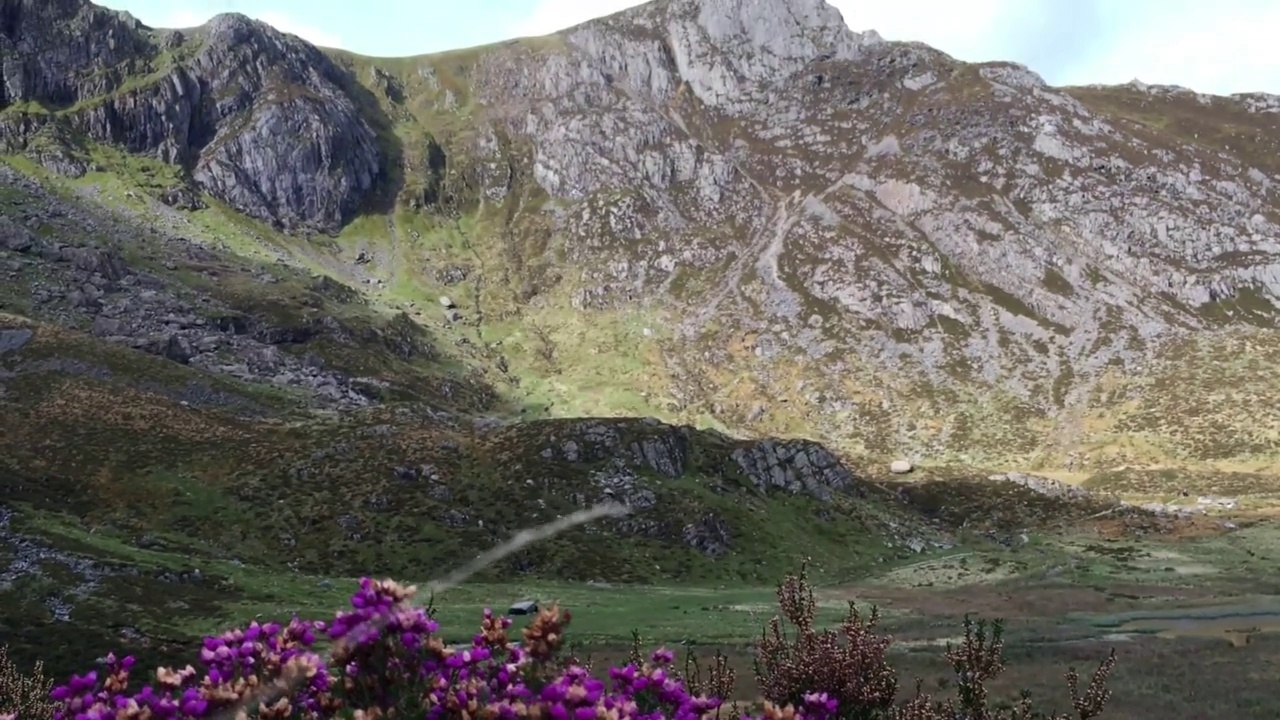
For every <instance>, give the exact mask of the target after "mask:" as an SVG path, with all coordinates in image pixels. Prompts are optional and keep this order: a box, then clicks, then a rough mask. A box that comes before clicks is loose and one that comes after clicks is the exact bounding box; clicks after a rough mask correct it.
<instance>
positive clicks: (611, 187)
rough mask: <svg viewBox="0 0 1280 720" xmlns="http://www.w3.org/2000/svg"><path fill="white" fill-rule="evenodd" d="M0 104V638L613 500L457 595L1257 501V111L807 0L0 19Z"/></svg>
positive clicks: (222, 598) (13, 12) (1145, 525)
mask: <svg viewBox="0 0 1280 720" xmlns="http://www.w3.org/2000/svg"><path fill="white" fill-rule="evenodd" d="M0 80H2V82H0V88H2V90H0V92H2V93H3V94H2V95H0V107H2V109H0V145H2V146H3V147H0V151H3V153H4V161H5V165H4V167H3V168H0V208H3V216H2V217H0V274H3V277H4V281H3V283H0V405H3V408H2V409H3V412H2V413H0V487H3V488H4V503H5V505H4V507H0V538H3V539H5V540H6V542H7V544H8V545H10V546H11V553H12V555H13V557H14V558H16V560H14V561H13V562H11V563H10V565H9V568H10V569H7V570H4V571H3V573H0V581H3V582H0V588H4V590H3V592H5V593H9V595H8V596H7V598H8V600H10V601H12V602H11V603H10V605H11V606H12V607H18V608H20V609H21V613H23V614H22V615H21V618H22V619H21V621H19V622H13V621H10V622H9V624H10V626H11V629H14V632H19V631H21V632H23V633H28V635H24V636H23V637H25V638H26V639H27V640H29V641H30V643H29V644H30V646H31V647H38V646H39V645H40V644H41V643H48V642H49V637H50V636H49V635H47V634H46V633H47V632H49V627H50V626H53V627H58V628H63V630H60V631H59V632H63V631H65V634H66V636H67V638H68V643H70V642H71V640H70V638H71V636H72V635H73V634H74V635H75V637H77V638H79V639H77V640H75V643H74V646H75V648H77V649H80V648H83V647H88V646H89V645H92V646H93V647H94V648H97V647H98V645H104V646H105V645H109V644H110V642H111V641H112V638H109V637H106V636H103V635H102V633H103V632H107V631H103V630H102V629H101V627H100V626H101V623H99V624H98V625H94V619H95V618H98V619H101V618H103V617H107V616H108V615H110V614H112V613H116V614H118V613H119V612H121V609H122V608H123V611H124V612H127V613H129V614H131V615H133V616H136V617H143V618H146V621H147V622H150V623H151V624H152V627H153V632H155V633H159V634H165V633H167V634H169V635H170V636H172V635H175V634H179V635H181V634H184V633H185V635H184V636H186V635H190V634H192V633H194V632H195V631H194V630H193V629H192V626H189V625H184V626H182V627H181V628H179V627H175V626H173V624H172V620H171V618H170V616H171V615H172V612H173V608H174V607H177V606H178V605H177V604H179V603H180V604H181V605H182V607H185V608H187V609H189V610H190V609H192V608H196V610H192V612H197V611H198V612H199V613H201V615H200V616H201V617H207V618H212V617H219V618H221V617H224V616H225V615H226V612H224V610H226V611H227V612H229V610H227V609H228V608H233V607H234V608H243V607H246V606H248V607H258V606H260V605H261V604H263V603H268V602H272V601H276V600H278V595H277V594H275V590H273V589H272V588H274V586H273V585H271V583H270V582H268V581H265V580H264V581H263V584H262V585H261V586H254V587H248V586H246V585H244V584H243V581H242V582H241V584H239V585H237V584H236V583H235V582H234V581H233V580H232V579H231V578H232V577H233V576H236V577H243V576H242V575H237V573H242V572H249V570H243V571H241V570H236V569H235V568H253V569H256V570H255V571H261V572H263V573H267V575H266V576H264V577H273V575H271V574H272V573H283V572H287V571H290V570H292V571H298V572H302V573H312V574H328V575H335V576H336V575H353V574H357V573H362V572H370V571H371V570H370V568H374V569H375V570H376V572H379V573H386V574H394V575H400V576H408V577H415V576H419V575H422V574H426V573H430V572H434V571H435V570H436V569H438V568H439V567H441V566H447V565H449V564H453V563H457V562H460V561H463V560H466V559H468V558H470V557H471V556H473V555H474V553H475V552H476V550H477V548H479V547H484V546H488V545H491V544H493V543H494V542H497V541H499V540H501V539H503V538H505V537H507V536H508V535H510V533H512V532H514V531H515V530H517V529H519V528H522V527H526V526H528V525H530V524H534V523H537V522H544V521H549V520H551V519H554V518H556V517H559V516H563V515H564V514H566V513H569V512H571V511H573V510H575V509H579V508H582V507H585V506H588V505H591V504H593V503H595V502H599V501H602V500H606V499H610V498H612V499H615V500H621V501H623V502H625V503H626V504H628V505H629V506H630V507H632V509H633V513H632V514H631V515H630V516H628V517H625V518H619V519H612V520H608V521H604V522H602V523H601V524H599V525H596V526H591V527H588V528H583V529H579V530H577V531H574V532H572V533H568V534H565V535H563V536H559V537H557V538H556V539H554V540H552V541H549V542H547V543H545V544H541V545H538V546H535V547H532V548H529V549H528V550H525V551H522V552H521V553H519V554H517V555H515V556H513V557H512V558H511V559H509V560H508V561H504V563H502V564H501V565H500V566H499V567H497V568H496V569H495V570H494V572H495V573H498V574H499V575H503V574H507V575H517V576H534V577H557V578H560V579H566V580H606V581H627V582H642V581H655V580H681V581H684V580H694V579H702V580H706V581H708V582H711V581H714V582H722V581H725V580H727V579H733V580H740V581H751V582H769V581H772V580H773V579H775V578H776V577H777V576H778V575H779V574H780V573H781V572H783V571H785V570H788V569H791V567H792V564H793V563H794V561H795V559H796V558H795V557H794V556H795V555H796V553H799V552H801V548H803V551H804V552H807V553H809V554H812V555H814V556H815V558H816V559H817V560H818V564H819V565H820V566H822V567H823V568H825V572H827V573H829V575H830V576H831V577H842V578H844V577H850V576H861V575H865V574H867V573H870V572H873V571H874V570H875V569H876V568H877V567H888V566H889V565H883V566H882V565H881V564H882V563H889V564H890V565H891V564H892V563H894V562H900V561H905V560H906V559H908V558H918V557H919V556H920V554H922V553H924V554H928V553H932V552H938V551H941V550H943V549H946V548H952V547H955V546H957V545H958V544H959V545H965V544H968V543H978V544H979V545H981V544H982V543H987V544H990V542H991V540H992V539H995V540H996V541H997V544H999V543H1003V544H1008V543H1009V542H1010V540H1009V538H1010V537H1011V533H1012V534H1018V533H1021V532H1023V531H1027V530H1030V529H1036V528H1039V529H1043V530H1045V531H1046V532H1047V531H1048V529H1050V528H1052V529H1055V530H1057V529H1062V528H1068V529H1070V528H1072V527H1075V526H1076V521H1081V520H1084V519H1088V518H1093V517H1097V515H1098V513H1100V512H1107V513H1110V514H1112V515H1113V516H1115V517H1120V518H1123V519H1124V523H1123V524H1124V527H1126V528H1129V529H1133V530H1136V531H1137V532H1148V531H1151V530H1152V529H1157V530H1159V529H1168V527H1169V526H1170V524H1171V523H1173V524H1176V523H1175V522H1174V520H1175V519H1174V518H1171V517H1170V516H1169V515H1168V514H1167V513H1160V512H1151V511H1145V510H1138V509H1136V508H1133V507H1130V506H1124V507H1118V506H1117V505H1116V501H1115V500H1114V499H1113V498H1109V497H1104V496H1103V495H1094V494H1092V493H1090V492H1088V491H1085V490H1080V489H1076V488H1066V487H1063V486H1061V485H1059V484H1057V483H1054V482H1051V481H1050V480H1049V479H1047V478H1042V477H1034V476H1028V475H1024V474H1020V473H1016V472H1014V473H1006V471H1012V470H1030V471H1037V472H1042V473H1044V474H1048V475H1055V474H1059V473H1061V474H1062V475H1063V476H1065V477H1068V478H1069V479H1072V480H1076V481H1086V480H1087V481H1086V482H1085V484H1086V486H1087V487H1089V488H1091V489H1097V490H1106V491H1123V492H1124V493H1126V494H1127V495H1129V496H1131V498H1130V499H1136V498H1143V499H1150V498H1153V497H1164V496H1167V495H1170V494H1172V493H1173V491H1174V489H1175V488H1176V489H1179V490H1182V491H1183V492H1184V493H1191V492H1205V493H1209V492H1213V493H1221V492H1231V493H1233V494H1234V495H1238V496H1240V497H1245V498H1250V499H1258V500H1259V501H1265V500H1267V499H1268V498H1271V499H1274V497H1275V496H1276V495H1277V494H1280V490H1278V489H1277V488H1280V484H1277V482H1276V478H1275V476H1274V475H1273V474H1272V471H1273V468H1272V463H1273V462H1274V461H1275V459H1276V453H1277V451H1276V447H1277V445H1276V442H1275V439H1276V437H1277V432H1278V431H1280V409H1278V408H1280V402H1277V400H1280V383H1277V382H1276V380H1275V378H1274V372H1273V368H1274V367H1275V365H1276V363H1277V361H1278V360H1280V336H1277V330H1276V305H1275V302H1276V297H1277V295H1278V294H1280V271H1278V268H1280V264H1277V253H1278V252H1280V245H1278V244H1277V239H1278V238H1280V232H1278V227H1280V226H1278V223H1280V199H1278V195H1277V192H1278V188H1280V160H1277V158H1278V157H1280V154H1278V153H1277V150H1278V149H1280V126H1278V125H1277V123H1278V122H1280V98H1277V97H1274V96H1266V95H1247V96H1233V97H1230V98H1224V97H1211V96H1205V95H1198V94H1195V93H1192V92H1190V91H1186V90H1182V89H1178V88H1165V87H1148V86H1144V85H1141V84H1138V83H1133V84H1130V85H1127V86H1123V87H1087V88H1053V87H1049V86H1047V85H1046V84H1045V83H1044V82H1043V81H1042V80H1041V79H1040V78H1039V77H1037V76H1036V75H1035V74H1034V73H1032V72H1030V71H1029V70H1027V69H1026V68H1023V67H1020V66H1017V65H1013V64H1009V63H986V64H981V65H972V64H966V63H962V62H959V61H956V60H955V59H953V58H950V57H948V56H947V55H945V54H944V53H941V52H939V51H937V50H934V49H931V48H929V47H927V46H924V45H920V44H913V43H890V42H885V41H883V40H882V39H881V38H880V37H879V36H878V35H876V34H875V33H874V32H866V33H861V34H859V33H855V32H852V31H851V30H849V28H848V27H847V25H846V24H845V22H844V20H843V19H842V18H841V16H840V14H839V13H838V12H837V11H836V10H834V9H833V8H831V7H830V6H828V5H826V4H825V3H823V2H821V0H781V1H778V2H761V1H758V0H704V1H701V2H695V0H657V1H656V2H651V3H649V4H647V5H642V6H639V7H636V8H633V9H631V10H628V11H625V12H622V13H619V14H616V15H612V16H610V17H607V18H603V19H600V20H596V21H592V22H589V23H586V24H583V25H580V26H577V27H574V28H570V29H567V30H565V31H563V32H560V33H557V34H554V35H550V36H546V37H539V38H522V39H517V40H512V41H508V42H505V43H500V44H497V45H492V46H486V47H480V48H468V49H462V50H457V51H453V52H448V53H442V54H437V55H428V56H422V57H413V58H369V57H361V56H357V55H353V54H350V53H346V52H343V51H338V50H331V49H323V50H322V49H317V48H315V47H313V46H311V45H309V44H307V43H306V42H304V41H302V40H300V39H299V38H296V37H294V36H291V35H286V34H282V33H280V32H278V31H276V30H274V29H273V28H271V27H269V26H267V25H265V24H263V23H260V22H256V21H253V20H251V19H249V18H246V17H244V16H241V15H234V14H230V15H220V16H218V17H216V18H214V19H213V20H211V21H210V22H209V23H208V24H206V25H204V26H202V27H199V28H189V29H181V30H162V29H154V28H150V27H147V26H145V25H142V24H141V23H139V22H138V21H137V20H135V19H134V18H132V17H130V16H128V15H127V14H124V13H118V12H114V11H110V10H106V9H104V8H101V7H98V6H95V5H93V4H91V3H89V2H86V1H85V0H0ZM896 458H908V459H910V460H912V461H914V462H916V463H917V464H919V465H922V466H923V470H922V471H921V472H920V473H918V474H917V476H916V477H919V478H920V480H919V481H918V482H913V483H908V484H897V483H895V482H894V480H893V478H891V477H888V476H887V474H886V473H885V472H884V471H885V470H887V469H888V461H889V460H892V459H896ZM978 468H986V469H983V470H979V469H978ZM1171 468H1172V469H1173V470H1174V474H1173V478H1174V480H1175V481H1176V483H1177V485H1176V486H1174V485H1171V481H1170V479H1169V478H1170V475H1169V474H1168V473H1169V472H1170V469H1171ZM997 470H998V471H1001V473H1002V474H1000V475H998V476H996V478H995V479H988V475H989V474H990V473H991V472H993V471H997ZM601 533H610V535H611V537H620V538H623V541H622V542H599V541H598V540H597V539H596V537H595V536H598V535H599V534H601ZM983 547H985V545H983ZM86 558H87V559H86ZM175 558H180V559H181V562H180V563H179V564H181V563H191V564H195V565H196V566H197V569H198V567H199V565H201V564H203V565H205V566H206V572H205V573H204V574H200V573H197V576H198V578H204V579H203V580H199V579H197V580H191V578H192V577H193V576H192V575H191V572H190V571H189V570H190V569H189V568H188V569H185V570H182V572H181V573H178V571H177V570H174V568H173V567H171V565H172V563H175V562H179V560H176V559H175ZM32 567H37V568H45V569H44V570H43V571H42V572H38V573H27V574H24V572H25V570H24V569H26V568H32ZM184 567H185V566H184ZM208 567H218V568H221V570H219V572H221V573H223V575H220V576H219V577H217V578H213V577H212V576H213V573H212V572H211V571H208ZM14 568H17V569H16V570H15V569H14ZM50 568H52V569H50ZM175 573H177V574H175ZM67 577H74V578H75V580H74V582H72V581H70V580H67V579H66V578H67ZM178 586H182V587H183V589H181V590H178V589H175V588H176V587H178ZM183 593H185V594H183ZM175 597H180V598H181V599H180V600H174V599H173V598H175ZM86 598H92V600H86ZM157 600H161V602H156V601H157ZM72 607H75V608H79V609H76V610H71V609H70V608H72ZM68 618H71V619H72V620H74V622H71V624H69V625H68V624H66V623H63V624H62V625H59V624H58V623H57V622H55V621H59V620H63V621H65V620H68ZM140 622H141V621H140ZM68 628H70V629H68ZM87 628H97V629H93V630H92V631H90V630H89V629H87ZM135 630H136V628H135ZM85 633H90V634H91V635H93V636H92V638H90V639H87V640H86V639H85V638H86V637H89V636H88V635H85ZM93 633H97V634H93ZM135 634H136V633H135ZM59 637H61V636H59ZM135 639H136V638H135ZM86 643H88V645H86ZM95 643H96V644H95ZM68 647H71V645H68ZM77 651H78V650H77Z"/></svg>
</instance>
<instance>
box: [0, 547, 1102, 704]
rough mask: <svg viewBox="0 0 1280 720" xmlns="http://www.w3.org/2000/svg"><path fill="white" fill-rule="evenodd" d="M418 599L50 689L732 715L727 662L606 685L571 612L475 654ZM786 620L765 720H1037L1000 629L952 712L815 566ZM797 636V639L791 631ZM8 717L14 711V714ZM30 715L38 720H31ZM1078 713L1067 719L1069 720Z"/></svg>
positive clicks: (539, 620)
mask: <svg viewBox="0 0 1280 720" xmlns="http://www.w3.org/2000/svg"><path fill="white" fill-rule="evenodd" d="M414 592H415V590H414V588H411V587H409V588H406V587H403V586H401V585H398V584H396V583H394V582H392V581H390V580H385V581H373V580H370V579H368V578H365V579H363V580H361V582H360V589H359V590H358V591H357V592H356V593H355V594H354V595H353V596H352V598H351V609H350V610H346V611H342V612H339V613H337V614H336V615H335V616H334V618H333V620H332V621H330V622H327V623H326V622H314V621H304V620H301V619H299V618H294V619H292V620H291V621H289V622H288V623H287V624H280V623H265V624H260V623H257V622H255V623H252V624H250V625H249V626H248V627H246V628H244V629H239V630H232V631H228V632H226V633H223V634H221V635H218V636H214V637H209V638H206V639H205V640H204V643H203V646H202V648H201V650H200V652H199V657H198V658H197V659H196V662H195V663H193V664H192V665H188V666H186V667H183V668H180V669H175V668H161V669H160V670H158V671H157V672H156V675H155V678H154V681H153V682H152V683H151V684H149V685H142V686H137V685H136V684H135V683H134V681H133V679H132V678H131V677H130V669H131V667H132V665H133V659H132V658H129V657H125V658H118V657H116V656H114V655H110V656H108V657H107V659H106V663H105V666H104V667H103V668H101V669H100V670H98V671H93V672H89V673H86V674H84V675H77V676H73V677H72V678H71V679H70V680H69V681H68V682H67V683H66V684H65V685H62V686H59V687H57V688H55V689H54V690H53V691H52V693H51V695H50V697H51V698H52V700H53V711H52V713H51V717H52V719H53V720H108V719H109V718H110V719H112V720H203V719H205V718H210V719H212V718H226V720H231V718H236V719H237V720H240V719H243V720H249V718H257V719H258V720H286V719H293V718H298V719H299V720H322V719H328V718H334V717H344V718H348V717H349V718H354V719H356V720H375V719H376V718H381V717H384V716H386V717H422V718H463V719H466V720H471V719H473V718H474V719H479V718H494V719H506V718H513V719H514V718H538V719H541V718H546V719H548V720H550V719H555V720H560V719H564V720H569V719H571V718H574V719H576V718H582V719H584V720H585V719H586V718H604V719H608V720H620V719H621V718H651V719H654V720H657V719H659V718H671V719H673V720H692V719H694V718H712V717H722V716H724V717H728V716H729V713H728V709H727V707H725V706H724V705H723V703H722V698H727V697H729V696H730V695H731V693H732V692H733V690H734V687H733V686H734V682H735V678H734V676H733V672H732V670H731V669H730V668H729V667H728V661H727V658H725V657H724V656H723V655H719V654H717V656H716V657H715V658H714V659H713V661H712V662H711V664H710V665H708V666H706V667H704V666H703V665H702V664H701V663H699V662H698V661H697V660H696V659H695V658H692V657H690V658H689V659H688V660H687V661H686V665H685V670H684V672H677V671H676V670H675V669H674V667H673V664H674V660H675V656H674V654H673V653H672V652H670V651H668V650H666V649H664V648H659V649H658V650H656V651H654V652H652V653H649V654H647V655H645V654H644V653H642V652H641V651H640V647H639V642H638V636H637V642H636V643H635V646H634V648H633V653H632V657H631V658H630V662H628V663H627V664H626V665H625V666H622V667H612V668H609V669H607V671H605V672H604V673H603V674H601V675H597V674H594V673H593V672H592V669H591V668H590V663H589V661H588V662H585V663H584V662H583V661H581V660H579V659H578V658H576V657H574V656H573V655H572V654H571V653H567V652H565V650H566V649H567V648H566V646H565V631H566V628H567V627H568V625H569V623H570V620H571V616H570V614H569V613H568V612H567V611H562V610H561V609H560V608H559V607H557V606H552V607H550V608H544V609H543V610H542V611H540V612H539V613H538V614H537V615H536V616H535V617H534V618H533V620H532V621H531V622H530V623H529V625H528V626H527V627H526V628H524V629H523V630H522V631H521V634H520V641H519V642H512V641H511V639H510V638H509V636H508V631H509V629H510V627H511V620H510V618H506V617H499V616H496V615H494V614H493V613H492V612H491V611H490V610H487V609H486V610H485V611H484V613H483V615H482V617H481V622H480V626H479V631H478V632H477V633H476V634H475V635H474V637H473V638H472V641H471V643H469V644H467V645H464V646H453V647H450V646H446V645H445V644H444V643H443V641H442V640H441V639H440V636H439V632H438V631H439V627H438V625H437V624H436V621H435V620H434V619H433V618H432V612H431V609H430V606H428V607H426V608H424V607H420V606H415V605H414V604H413V603H412V598H413V596H414ZM778 603H779V609H780V611H781V616H780V617H777V618H774V619H773V620H772V621H771V622H770V623H769V625H768V626H767V627H766V628H765V631H764V634H763V636H762V638H761V640H760V642H759V644H758V646H757V658H756V676H757V680H758V683H759V686H760V691H761V694H762V695H763V697H764V699H765V703H764V707H763V710H762V711H761V712H760V713H758V714H757V715H756V716H755V717H759V718H769V719H771V720H782V719H784V718H785V719H797V720H798V719H802V718H803V719H813V720H835V719H836V718H876V719H884V720H944V719H945V720H1026V719H1029V718H1033V717H1044V716H1042V715H1037V714H1036V713H1035V712H1034V711H1033V710H1032V708H1031V707H1030V703H1029V702H1028V701H1027V700H1026V699H1025V698H1023V699H1022V700H1021V701H1020V702H1018V703H1017V704H1014V705H1012V706H1011V707H1006V708H1005V709H1003V710H998V711H997V710H991V709H989V703H988V699H987V696H986V690H985V686H984V683H985V682H987V681H988V680H990V679H991V678H993V677H995V676H996V675H997V674H998V673H999V672H1000V671H1001V670H1002V669H1003V661H1002V648H1003V643H1002V641H1001V639H1000V628H999V625H996V626H994V629H993V632H992V633H990V634H988V632H987V626H986V625H985V624H981V623H972V622H968V621H966V626H965V640H964V642H963V643H962V645H961V646H960V647H958V648H949V649H948V651H947V658H948V659H949V660H950V661H951V663H952V666H953V668H954V670H955V673H956V678H957V688H958V695H957V697H956V698H949V699H947V700H943V701H935V700H934V699H933V698H931V697H929V696H928V695H925V694H923V693H921V692H920V691H919V690H917V693H916V695H915V697H913V698H912V699H910V700H909V701H907V702H905V703H895V700H894V698H895V696H896V693H897V679H896V675H895V673H894V671H893V669H892V668H891V667H890V665H889V663H888V662H887V659H886V652H887V650H888V648H889V646H890V644H891V642H892V639H891V638H890V637H888V636H887V635H880V634H878V633H877V632H876V630H875V626H876V613H875V612H874V611H873V612H872V613H871V615H870V617H869V618H866V619H864V618H862V617H861V616H860V615H859V614H858V613H857V611H856V610H854V609H853V607H852V605H851V606H850V612H849V616H848V618H847V619H846V620H845V622H844V623H842V624H841V625H840V626H839V627H838V628H834V629H819V628H816V627H814V620H813V618H814V613H815V609H816V602H815V601H814V597H813V591H812V588H810V586H809V585H808V582H807V580H806V578H805V574H804V570H803V568H802V570H801V573H800V574H799V575H796V576H792V577H788V578H786V579H785V580H784V581H783V582H782V583H781V584H780V585H779V588H778ZM788 626H789V628H790V631H788V629H787V628H788ZM1113 665H1114V654H1113V655H1112V656H1111V657H1110V658H1108V659H1107V660H1106V661H1105V662H1104V663H1103V664H1102V665H1101V666H1100V667H1099V669H1098V671H1097V672H1096V673H1095V674H1094V677H1093V680H1092V682H1091V683H1090V684H1089V686H1088V688H1086V689H1085V690H1084V691H1083V692H1082V693H1078V678H1077V676H1076V675H1075V673H1074V671H1073V672H1070V673H1068V676H1067V677H1068V684H1069V688H1070V690H1071V693H1072V698H1073V701H1074V707H1075V710H1076V713H1077V716H1078V717H1079V718H1081V719H1087V718H1092V717H1094V716H1095V715H1096V714H1097V713H1098V712H1099V711H1101V708H1102V706H1103V705H1104V704H1105V702H1106V700H1107V691H1106V689H1105V680H1106V676H1107V673H1108V672H1110V669H1111V667H1112V666H1113ZM8 712H9V713H13V712H15V710H8ZM16 712H17V713H19V716H20V717H19V720H27V718H28V717H30V718H33V720H44V717H47V716H46V715H44V714H43V713H44V711H43V710H42V709H41V708H40V707H39V706H35V707H27V706H19V707H17V708H16ZM29 713H30V714H29ZM1064 717H1067V716H1064Z"/></svg>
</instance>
